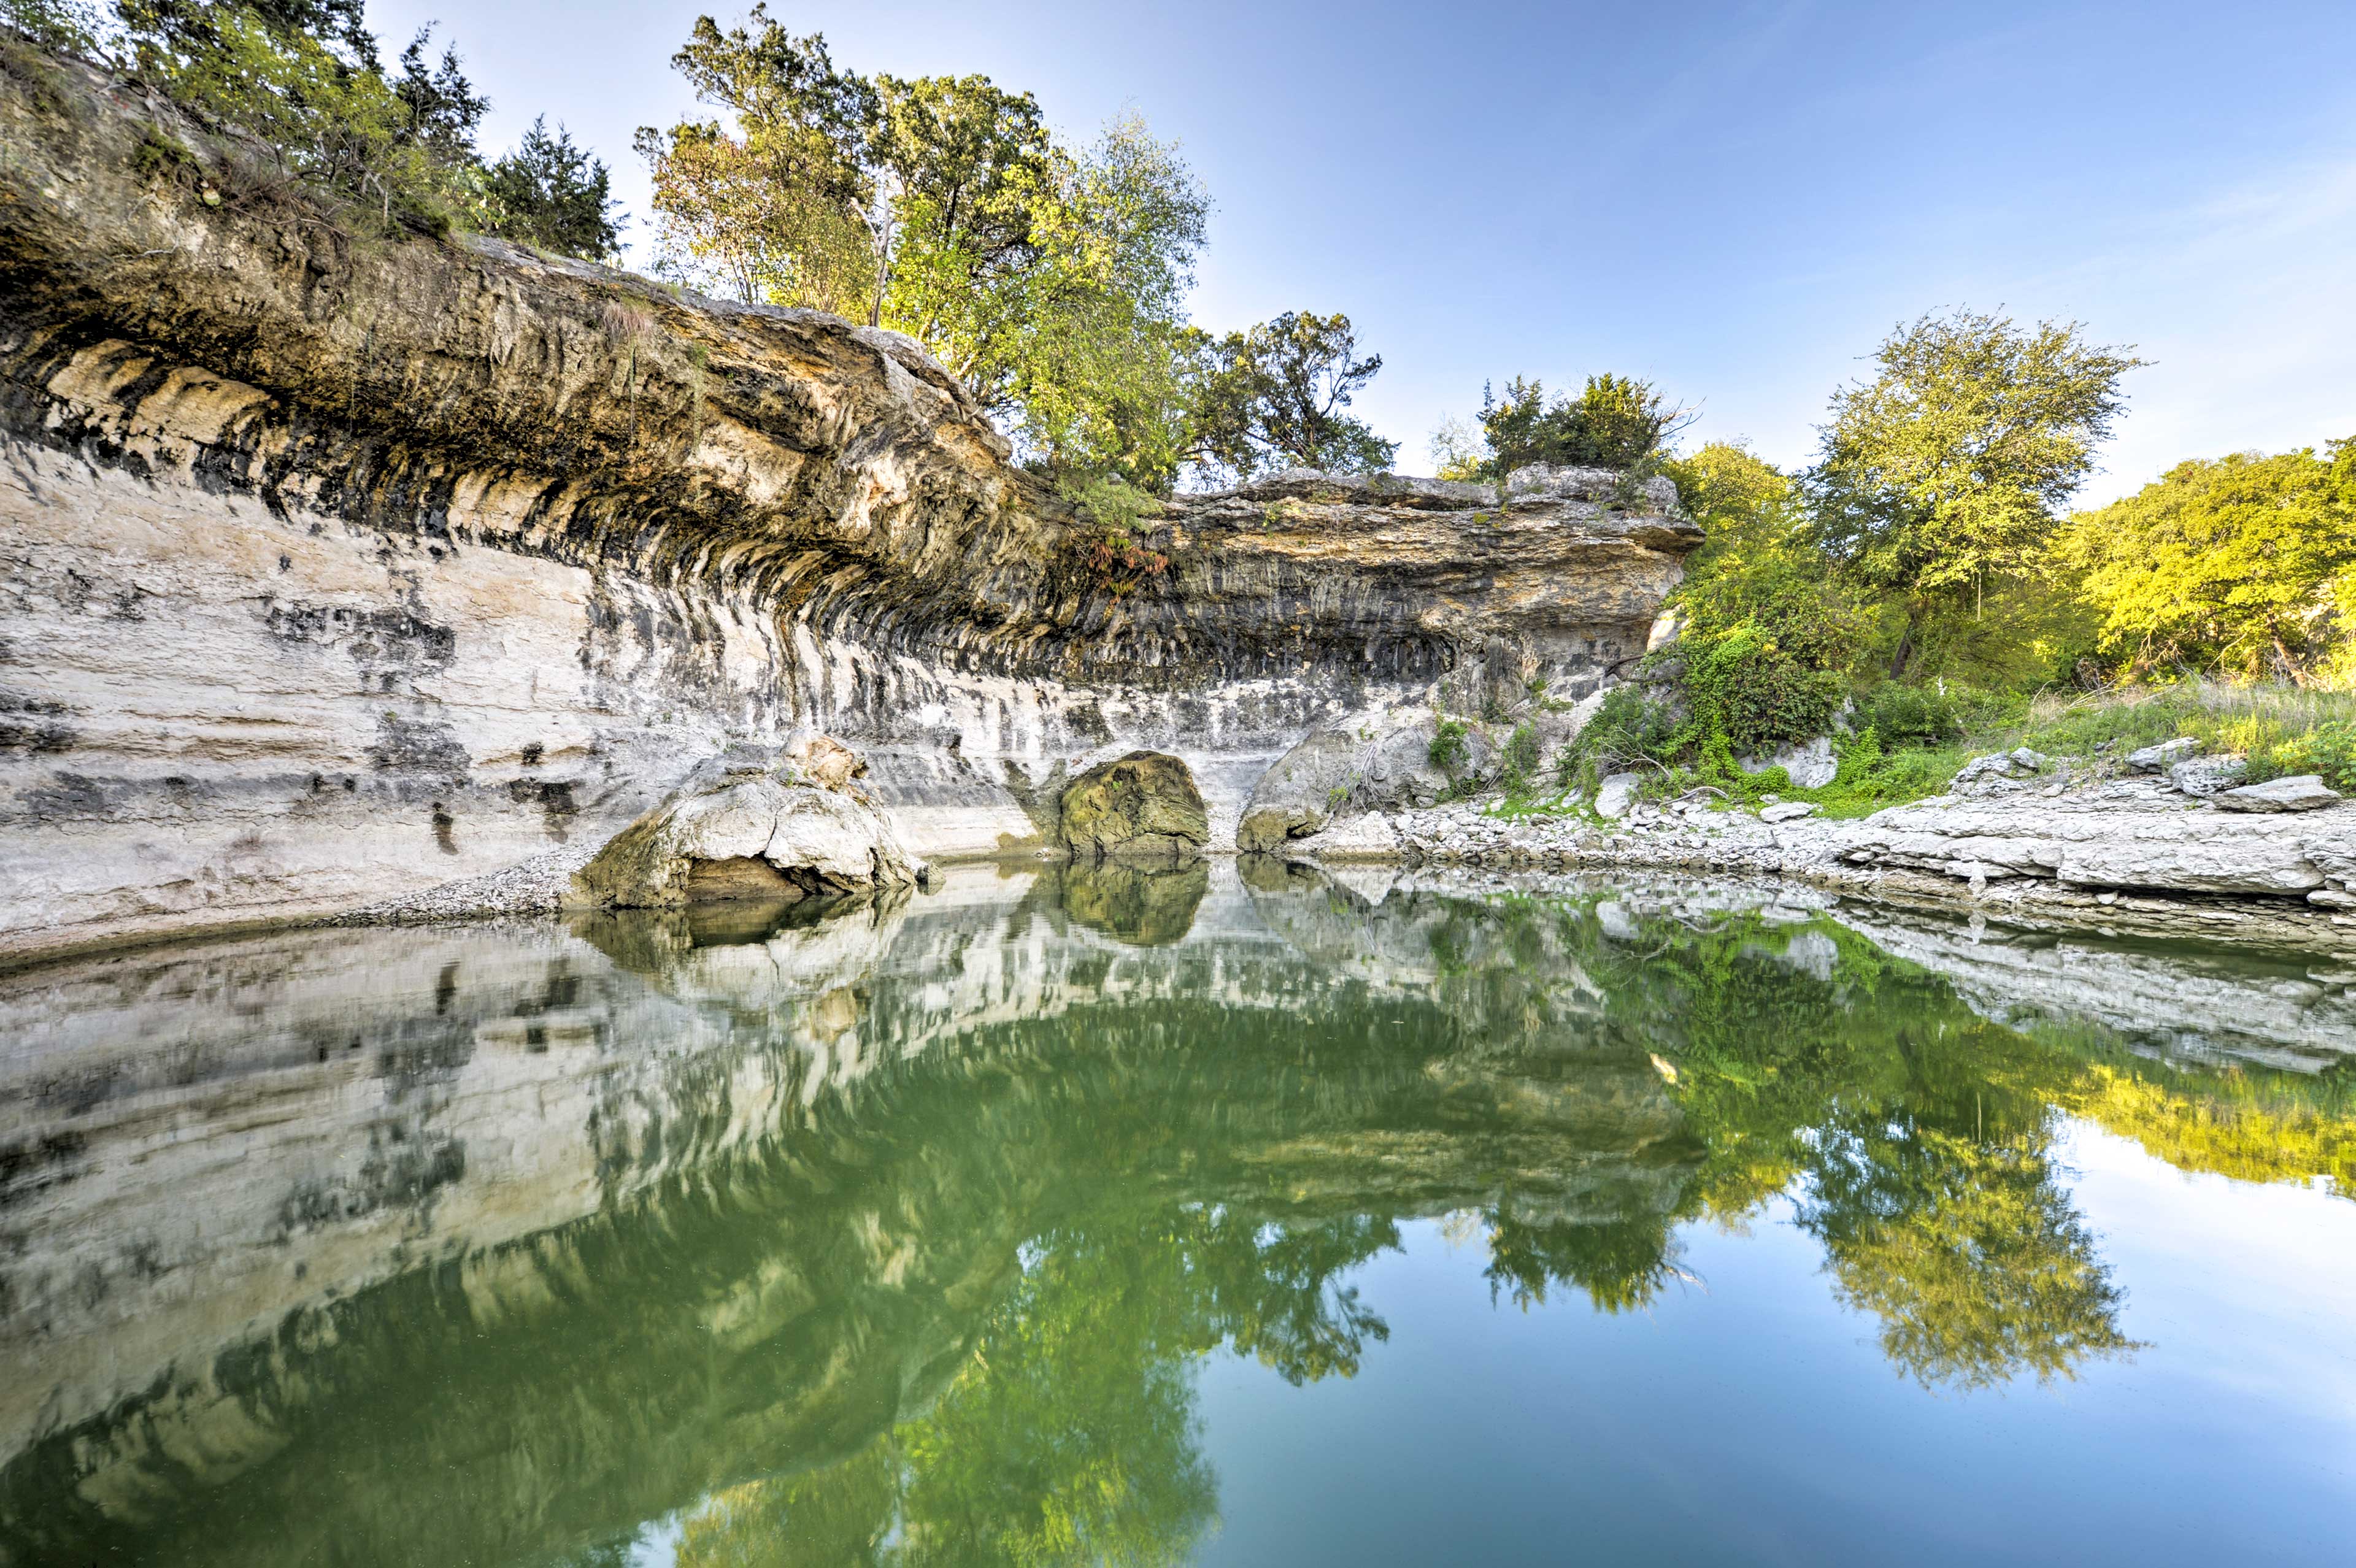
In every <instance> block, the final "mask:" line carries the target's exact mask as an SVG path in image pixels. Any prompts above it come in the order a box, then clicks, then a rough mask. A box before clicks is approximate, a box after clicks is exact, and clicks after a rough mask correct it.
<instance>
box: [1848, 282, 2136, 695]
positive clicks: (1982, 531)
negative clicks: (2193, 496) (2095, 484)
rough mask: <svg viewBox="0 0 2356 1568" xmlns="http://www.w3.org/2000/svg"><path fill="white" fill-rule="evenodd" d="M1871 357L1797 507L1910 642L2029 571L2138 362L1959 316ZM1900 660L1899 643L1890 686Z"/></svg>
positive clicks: (2068, 332)
mask: <svg viewBox="0 0 2356 1568" xmlns="http://www.w3.org/2000/svg"><path fill="white" fill-rule="evenodd" d="M1875 357H1876V359H1877V361H1878V363H1879V366H1880V373H1879V375H1878V376H1876V377H1875V378H1874V379H1872V380H1870V381H1861V382H1858V383H1855V384H1853V385H1851V386H1847V387H1844V388H1842V389H1840V390H1839V391H1838V392H1837V393H1835V394H1834V397H1833V403H1832V410H1831V414H1832V417H1831V420H1830V421H1829V422H1828V423H1827V424H1826V426H1825V427H1824V430H1823V441H1822V447H1821V451H1820V453H1819V455H1818V459H1817V463H1816V465H1815V468H1814V470H1812V471H1811V473H1810V475H1808V489H1809V492H1810V494H1809V500H1810V504H1811V508H1812V510H1813V512H1814V514H1815V516H1814V522H1813V527H1814V530H1815V537H1816V539H1818V540H1819V541H1820V542H1821V543H1822V545H1823V546H1824V547H1825V549H1826V550H1827V552H1828V553H1830V554H1831V555H1832V556H1833V557H1834V558H1835V559H1836V560H1839V561H1841V562H1842V563H1843V565H1844V566H1845V568H1846V569H1847V571H1848V572H1849V574H1850V575H1851V576H1852V578H1853V579H1854V580H1855V581H1858V583H1859V584H1861V585H1863V586H1865V587H1867V588H1869V589H1872V590H1875V591H1877V592H1884V593H1888V594H1890V595H1891V596H1892V597H1893V598H1895V599H1897V600H1898V601H1900V602H1901V603H1903V604H1905V605H1906V607H1907V613H1908V623H1909V624H1910V626H1911V625H1912V624H1914V623H1915V622H1918V621H1920V620H1921V619H1922V617H1923V616H1924V615H1925V614H1926V613H1931V612H1932V611H1933V610H1935V609H1938V608H1943V607H1944V608H1947V609H1950V610H1953V609H1958V608H1963V609H1969V608H1973V607H1976V605H1977V603H1979V601H1980V599H1981V598H1982V596H1983V595H1984V594H1985V592H1986V591H1987V587H1988V585H1989V584H1990V582H1991V581H1995V580H1997V579H2001V578H2004V577H2007V576H2009V575H2013V574H2018V573H2022V572H2027V571H2034V570H2036V569H2037V568H2038V566H2039V565H2040V562H2041V560H2042V559H2043V551H2044V549H2045V545H2046V542H2047V540H2048V539H2049V538H2050V537H2051V534H2052V532H2053V530H2054V528H2056V526H2057V524H2058V514H2059V508H2060V507H2061V506H2062V504H2063V503H2065V502H2066V501H2067V500H2068V499H2069V497H2070V496H2071V494H2072V492H2074V491H2075V490H2076V489H2077V487H2078V485H2080V484H2081V483H2083V481H2084V479H2085V478H2086V476H2087V475H2089V474H2091V473H2093V472H2094V453H2095V449H2096V448H2097V447H2098V446H2099V445H2100V444H2101V443H2102V442H2103V441H2104V439H2105V438H2107V437H2108V435H2109V434H2110V431H2111V425H2112V422H2113V421H2115V419H2116V417H2117V415H2118V413H2119V411H2120V410H2121V409H2122V408H2123V407H2124V406H2125V399H2124V398H2123V396H2122V395H2121V393H2120V391H2119V389H2118V384H2119V381H2120V379H2121V378H2122V377H2124V376H2125V375H2126V372H2127V371H2129V370H2131V369H2133V368H2136V366H2137V365H2139V364H2141V363H2143V361H2141V360H2139V359H2136V358H2135V357H2132V355H2130V354H2129V353H2127V352H2126V351H2124V350H2121V349H2116V348H2108V347H2095V346H2094V345H2091V344H2088V343H2086V342H2085V341H2083V337H2082V336H2081V334H2080V328H2079V327H2078V325H2077V324H2075V323H2072V322H2045V323H2041V324H2040V325H2037V326H2036V327H2034V328H2023V327H2020V326H2017V325H2014V323H2013V322H2011V321H2010V320H2008V319H2007V318H2004V317H2001V316H1997V315H1990V314H1984V313H1978V312H1973V311H1965V310H1957V311H1953V312H1949V313H1947V314H1945V315H1925V316H1923V317H1922V318H1921V319H1919V320H1917V321H1915V322H1913V323H1912V324H1911V325H1901V326H1900V327H1899V328H1897V329H1896V330H1895V331H1894V332H1892V333H1891V334H1890V336H1889V337H1888V338H1886V339H1885V340H1884V341H1883V342H1882V345H1881V347H1880V348H1879V350H1878V351H1877V354H1876V356H1875ZM1911 655H1912V648H1911V645H1910V644H1909V641H1908V640H1907V639H1905V638H1903V637H1901V643H1900V647H1899V651H1898V656H1897V657H1896V658H1895V659H1894V660H1893V661H1892V667H1893V671H1902V670H1903V669H1904V667H1906V665H1907V663H1908V662H1909V660H1910V658H1911Z"/></svg>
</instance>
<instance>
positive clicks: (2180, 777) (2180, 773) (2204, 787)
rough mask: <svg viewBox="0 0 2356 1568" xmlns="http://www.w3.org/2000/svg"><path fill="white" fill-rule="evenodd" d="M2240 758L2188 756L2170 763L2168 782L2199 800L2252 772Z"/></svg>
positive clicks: (2239, 780)
mask: <svg viewBox="0 0 2356 1568" xmlns="http://www.w3.org/2000/svg"><path fill="white" fill-rule="evenodd" d="M2249 772H2250V764H2249V763H2248V761H2247V760H2246V759H2244V758H2241V757H2189V758H2187V759H2185V760H2184V761H2182V762H2180V763H2171V764H2169V770H2168V779H2169V783H2170V784H2174V785H2175V786H2176V787H2177V788H2178V789H2180V790H2182V791H2183V792H2184V793H2185V794H2187V795H2191V796H2192V797H2193V798H2195V799H2196V800H2206V799H2208V798H2209V797H2210V796H2211V795H2215V794H2216V793H2217V792H2218V791H2219V790H2221V789H2231V788H2232V787H2233V785H2235V784H2240V783H2241V782H2242V780H2243V779H2244V778H2245V777H2247V776H2248V775H2249Z"/></svg>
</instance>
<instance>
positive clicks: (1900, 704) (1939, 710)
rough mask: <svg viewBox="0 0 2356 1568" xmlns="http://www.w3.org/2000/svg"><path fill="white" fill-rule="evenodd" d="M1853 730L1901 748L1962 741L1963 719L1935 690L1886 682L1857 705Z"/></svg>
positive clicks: (1942, 695)
mask: <svg viewBox="0 0 2356 1568" xmlns="http://www.w3.org/2000/svg"><path fill="white" fill-rule="evenodd" d="M1855 723H1856V727H1857V728H1858V729H1860V730H1867V729H1869V730H1871V731H1873V732H1874V733H1875V734H1876V735H1879V736H1880V737H1881V738H1882V739H1883V740H1885V741H1892V742H1895V743H1897V744H1900V745H1908V744H1922V743H1924V742H1928V741H1956V740H1961V739H1962V738H1963V734H1964V720H1963V715H1962V714H1961V712H1959V711H1958V709H1957V708H1956V705H1955V704H1954V702H1953V701H1952V700H1950V699H1948V697H1947V695H1946V693H1944V692H1943V691H1941V690H1939V689H1938V688H1935V687H1928V686H1907V685H1903V684H1901V682H1898V681H1894V680H1893V681H1886V682H1884V683H1883V684H1882V685H1880V686H1878V687H1876V688H1874V689H1873V690H1872V692H1871V693H1870V694H1869V695H1868V696H1867V698H1866V699H1865V700H1864V701H1863V702H1862V703H1860V704H1858V712H1857V718H1856V720H1855Z"/></svg>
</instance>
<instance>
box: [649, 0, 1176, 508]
mask: <svg viewBox="0 0 2356 1568" xmlns="http://www.w3.org/2000/svg"><path fill="white" fill-rule="evenodd" d="M672 63H673V64H674V65H675V66H676V67H677V68H678V69H679V70H680V73H681V74H682V75H683V76H685V77H686V78H687V80H688V81H689V83H690V84H691V86H692V87H693V88H694V90H695V92H696V96H697V97H698V98H699V99H700V100H701V101H703V102H705V103H708V104H711V105H712V106H713V107H715V108H718V109H720V110H723V111H724V112H726V114H727V116H728V123H721V122H719V121H709V120H696V119H692V118H691V119H687V120H682V121H681V122H680V123H678V124H676V125H674V126H673V127H671V128H670V129H669V130H668V131H659V130H656V129H654V128H651V127H648V128H645V129H642V130H640V131H639V132H638V133H637V138H636V145H637V149H638V151H639V152H640V154H641V155H644V156H645V157H646V158H647V160H648V164H649V165H650V166H651V169H652V173H653V176H654V204H655V213H656V219H657V221H656V230H655V239H656V254H657V264H658V266H659V268H661V269H663V270H665V271H667V272H669V273H670V274H672V275H675V276H680V277H684V278H687V279H690V280H691V281H693V282H696V283H699V284H701V285H702V286H706V287H712V288H715V289H718V290H721V291H723V292H728V293H734V294H735V295H736V296H737V297H739V298H742V299H746V300H764V301H768V302H771V303H774V304H791V305H802V306H808V307H810V308H813V309H819V310H828V311H833V312H836V313H838V314H841V315H849V316H851V317H853V318H855V319H862V320H865V321H867V322H868V323H870V324H871V325H879V326H886V327H890V328H892V329H894V330H896V331H900V332H905V333H906V334H907V335H908V336H911V337H914V338H915V339H916V340H917V341H918V342H919V343H921V344H923V345H924V346H925V347H926V350H927V351H929V352H930V353H931V354H932V355H933V356H934V357H936V358H937V359H938V360H939V361H940V362H941V363H942V364H943V365H944V366H945V367H947V368H948V369H949V371H950V372H951V373H952V374H954V375H956V376H958V378H959V379H962V380H963V381H964V382H965V384H966V386H967V387H968V389H970V390H971V391H972V392H973V394H974V396H975V397H976V398H977V399H978V400H980V401H981V403H982V404H983V405H984V406H985V407H986V408H988V409H990V410H991V411H993V412H996V413H1001V414H1004V415H1008V416H1010V417H1011V418H1012V420H1013V421H1014V422H1015V425H1016V434H1017V437H1018V441H1019V443H1020V445H1021V447H1022V448H1023V455H1024V458H1025V461H1027V462H1029V463H1030V464H1032V465H1033V466H1034V467H1037V468H1039V469H1041V470H1042V471H1044V472H1046V473H1048V474H1050V475H1058V476H1060V475H1065V474H1068V473H1079V474H1100V473H1106V472H1110V473H1115V474H1118V475H1120V476H1121V477H1123V478H1124V479H1126V480H1128V481H1129V482H1130V483H1132V484H1135V485H1141V486H1143V487H1145V488H1148V489H1153V490H1166V489H1167V488H1168V486H1169V485H1170V484H1171V482H1172V480H1173V477H1174V475H1175V474H1176V472H1177V470H1178V467H1179V465H1180V464H1181V463H1182V462H1183V460H1184V459H1185V457H1186V455H1187V452H1188V448H1189V446H1190V444H1191V432H1190V428H1189V421H1190V419H1191V412H1192V408H1193V403H1194V399H1195V396H1196V389H1195V383H1196V382H1197V380H1198V379H1199V374H1198V371H1197V369H1196V364H1195V362H1196V359H1197V357H1199V355H1200V354H1201V352H1202V349H1203V345H1204V343H1205V339H1204V338H1203V337H1202V336H1201V335H1200V334H1197V333H1194V332H1193V331H1192V330H1191V329H1190V328H1188V327H1187V326H1186V325H1185V319H1184V302H1185V296H1186V293H1187V291H1188V289H1189V288H1190V287H1191V285H1192V283H1193V281H1194V271H1193V269H1194V256H1195V254H1196V252H1197V251H1199V250H1200V249H1201V247H1202V243H1203V239H1204V233H1205V216H1206V213H1207V210H1208V198H1207V197H1205V194H1204V192H1203V190H1202V187H1201V185H1200V184H1199V182H1197V181H1196V180H1195V178H1194V175H1193V174H1192V172H1191V171H1190V170H1189V169H1188V168H1187V167H1186V165H1185V163H1184V162H1183V159H1181V158H1180V157H1179V156H1178V155H1177V152H1176V150H1175V149H1174V148H1173V147H1172V146H1171V145H1169V144H1166V143H1162V142H1157V141H1155V140H1154V139H1153V138H1152V137H1151V135H1150V134H1149V133H1147V131H1146V128H1145V126H1144V124H1143V123H1142V122H1141V121H1140V120H1138V119H1136V118H1135V117H1134V116H1130V117H1127V118H1124V119H1121V120H1119V121H1116V122H1115V123H1113V124H1112V125H1110V126H1109V127H1108V128H1107V130H1106V132H1105V133H1104V134H1103V136H1102V137H1101V138H1099V140H1098V142H1097V143H1095V144H1093V145H1091V146H1089V147H1087V148H1086V149H1084V150H1081V151H1077V152H1075V151H1073V150H1071V149H1069V148H1066V147H1065V146H1063V145H1062V144H1058V143H1057V142H1056V141H1055V139H1054V137H1052V136H1051V135H1050V134H1049V133H1048V131H1047V128H1046V125H1045V123H1044V118H1043V116H1042V113H1041V111H1040V108H1039V104H1038V102H1037V101H1036V100H1035V99H1033V97H1032V96H1031V95H1030V94H1028V93H1012V92H1008V91H1003V90H1002V89H1001V88H999V87H997V86H996V85H995V84H993V83H992V82H991V80H989V79H988V78H986V77H981V76H964V77H946V76H943V77H925V78H919V79H915V80H904V79H901V78H897V77H892V76H884V75H878V76H875V77H873V78H868V77H862V76H860V75H858V74H856V73H854V72H851V71H848V70H845V69H841V68H840V67H838V66H837V65H836V64H835V63H834V61H833V59H832V57H831V55H830V53H829V51H828V49H827V46H826V40H825V38H824V37H821V36H819V35H817V34H811V35H809V36H807V37H796V36H794V35H793V34H792V33H790V32H788V31H787V29H786V28H785V27H782V26H780V25H779V24H778V23H777V22H776V21H775V20H774V19H772V18H771V17H770V16H769V15H768V13H767V11H766V8H765V7H763V6H757V5H756V6H755V8H754V10H753V12H752V14H751V16H749V17H748V18H747V19H746V20H745V22H744V23H743V24H742V25H740V26H738V27H734V28H732V29H729V30H726V31H723V30H722V29H721V28H720V27H719V26H718V24H716V23H715V22H713V21H712V19H711V18H710V17H703V18H701V19H699V20H698V22H697V23H696V26H695V29H694V32H693V35H692V36H691V38H690V39H689V41H688V43H687V44H686V46H685V47H684V48H681V49H680V51H679V53H678V54H677V55H676V56H674V57H673V60H672Z"/></svg>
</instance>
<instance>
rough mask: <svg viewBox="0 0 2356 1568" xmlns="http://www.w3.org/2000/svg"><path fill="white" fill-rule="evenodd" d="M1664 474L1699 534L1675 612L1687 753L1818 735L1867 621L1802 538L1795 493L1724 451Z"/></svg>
mask: <svg viewBox="0 0 2356 1568" xmlns="http://www.w3.org/2000/svg"><path fill="white" fill-rule="evenodd" d="M1665 471H1666V472H1667V474H1668V475H1669V476H1670V478H1671V479H1672V480H1673V481H1674V482H1675V483H1676V486H1677V494H1678V497H1679V499H1680V501H1681V503H1682V504H1683V505H1684V506H1685V507H1686V509H1687V511H1688V512H1690V513H1691V514H1692V515H1693V516H1694V517H1695V518H1696V519H1697V521H1699V522H1700V523H1701V524H1702V526H1703V528H1704V529H1705V530H1706V532H1707V541H1706V542H1705V543H1704V545H1703V547H1702V549H1700V550H1699V551H1697V553H1696V555H1695V557H1694V559H1693V560H1692V561H1691V563H1690V564H1689V566H1688V567H1687V574H1686V581H1685V582H1684V584H1683V585H1682V586H1680V587H1679V588H1678V590H1677V592H1676V600H1675V602H1676V606H1677V611H1678V613H1679V614H1680V615H1681V616H1682V617H1683V618H1684V620H1685V622H1686V628H1685V632H1684V635H1682V636H1681V637H1680V639H1679V640H1678V642H1677V644H1676V649H1675V654H1674V656H1676V657H1677V658H1679V659H1681V660H1682V661H1684V664H1685V675H1684V677H1683V685H1684V688H1685V692H1686V697H1687V706H1688V708H1689V709H1690V711H1691V713H1692V716H1693V717H1692V720H1691V723H1690V724H1689V726H1688V733H1687V741H1688V743H1689V744H1690V745H1691V746H1693V747H1695V748H1697V749H1698V750H1700V751H1702V752H1708V751H1710V750H1712V749H1713V748H1720V747H1722V748H1723V749H1724V750H1725V751H1726V752H1728V753H1729V755H1731V754H1732V753H1736V752H1766V751H1772V750H1774V749H1775V748H1777V747H1779V746H1783V745H1786V744H1789V743H1791V742H1794V741H1806V740H1810V739H1812V738H1814V737H1815V736H1818V735H1821V734H1824V733H1825V732H1826V730H1827V729H1828V728H1829V727H1830V725H1831V723H1832V719H1833V715H1834V714H1835V713H1836V712H1837V710H1838V709H1839V708H1840V705H1841V703H1842V701H1843V700H1844V699H1846V698H1847V695H1848V686H1849V681H1848V676H1849V671H1850V670H1851V668H1852V667H1854V666H1855V664H1856V662H1857V659H1858V655H1859V653H1860V652H1861V651H1862V650H1863V648H1864V645H1865V643H1866V639H1867V637H1868V635H1869V633H1870V630H1871V621H1870V619H1869V616H1868V615H1867V614H1866V613H1865V611H1864V608H1863V607H1862V606H1861V605H1859V604H1858V602H1857V600H1856V598H1855V596H1854V595H1853V594H1851V593H1850V592H1848V590H1847V588H1846V587H1844V586H1843V585H1842V584H1840V583H1838V582H1837V581H1834V580H1833V578H1832V576H1831V574H1830V573H1829V572H1827V571H1826V562H1825V560H1824V558H1823V556H1822V555H1821V554H1820V553H1818V551H1817V550H1816V549H1815V548H1814V546H1813V545H1812V544H1811V543H1810V542H1809V541H1808V539H1806V538H1805V537H1804V532H1803V528H1802V514H1801V512H1800V509H1799V497H1798V492H1797V487H1796V486H1795V485H1794V484H1793V482H1792V481H1791V479H1790V478H1789V477H1788V476H1787V475H1784V474H1783V473H1782V472H1781V471H1779V470H1778V469H1776V468H1775V466H1774V465H1773V464H1770V463H1767V462H1765V461H1763V460H1762V459H1761V458H1759V457H1758V456H1756V455H1754V454H1753V453H1751V451H1750V450H1749V449H1748V448H1747V447H1744V446H1741V445H1740V444H1738V443H1728V442H1713V443H1710V444H1708V445H1707V446H1705V447H1703V448H1702V449H1701V450H1700V451H1699V452H1697V453H1695V454H1694V455H1693V456H1691V457H1688V458H1677V459H1672V460H1670V461H1669V462H1668V463H1666V464H1665Z"/></svg>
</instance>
